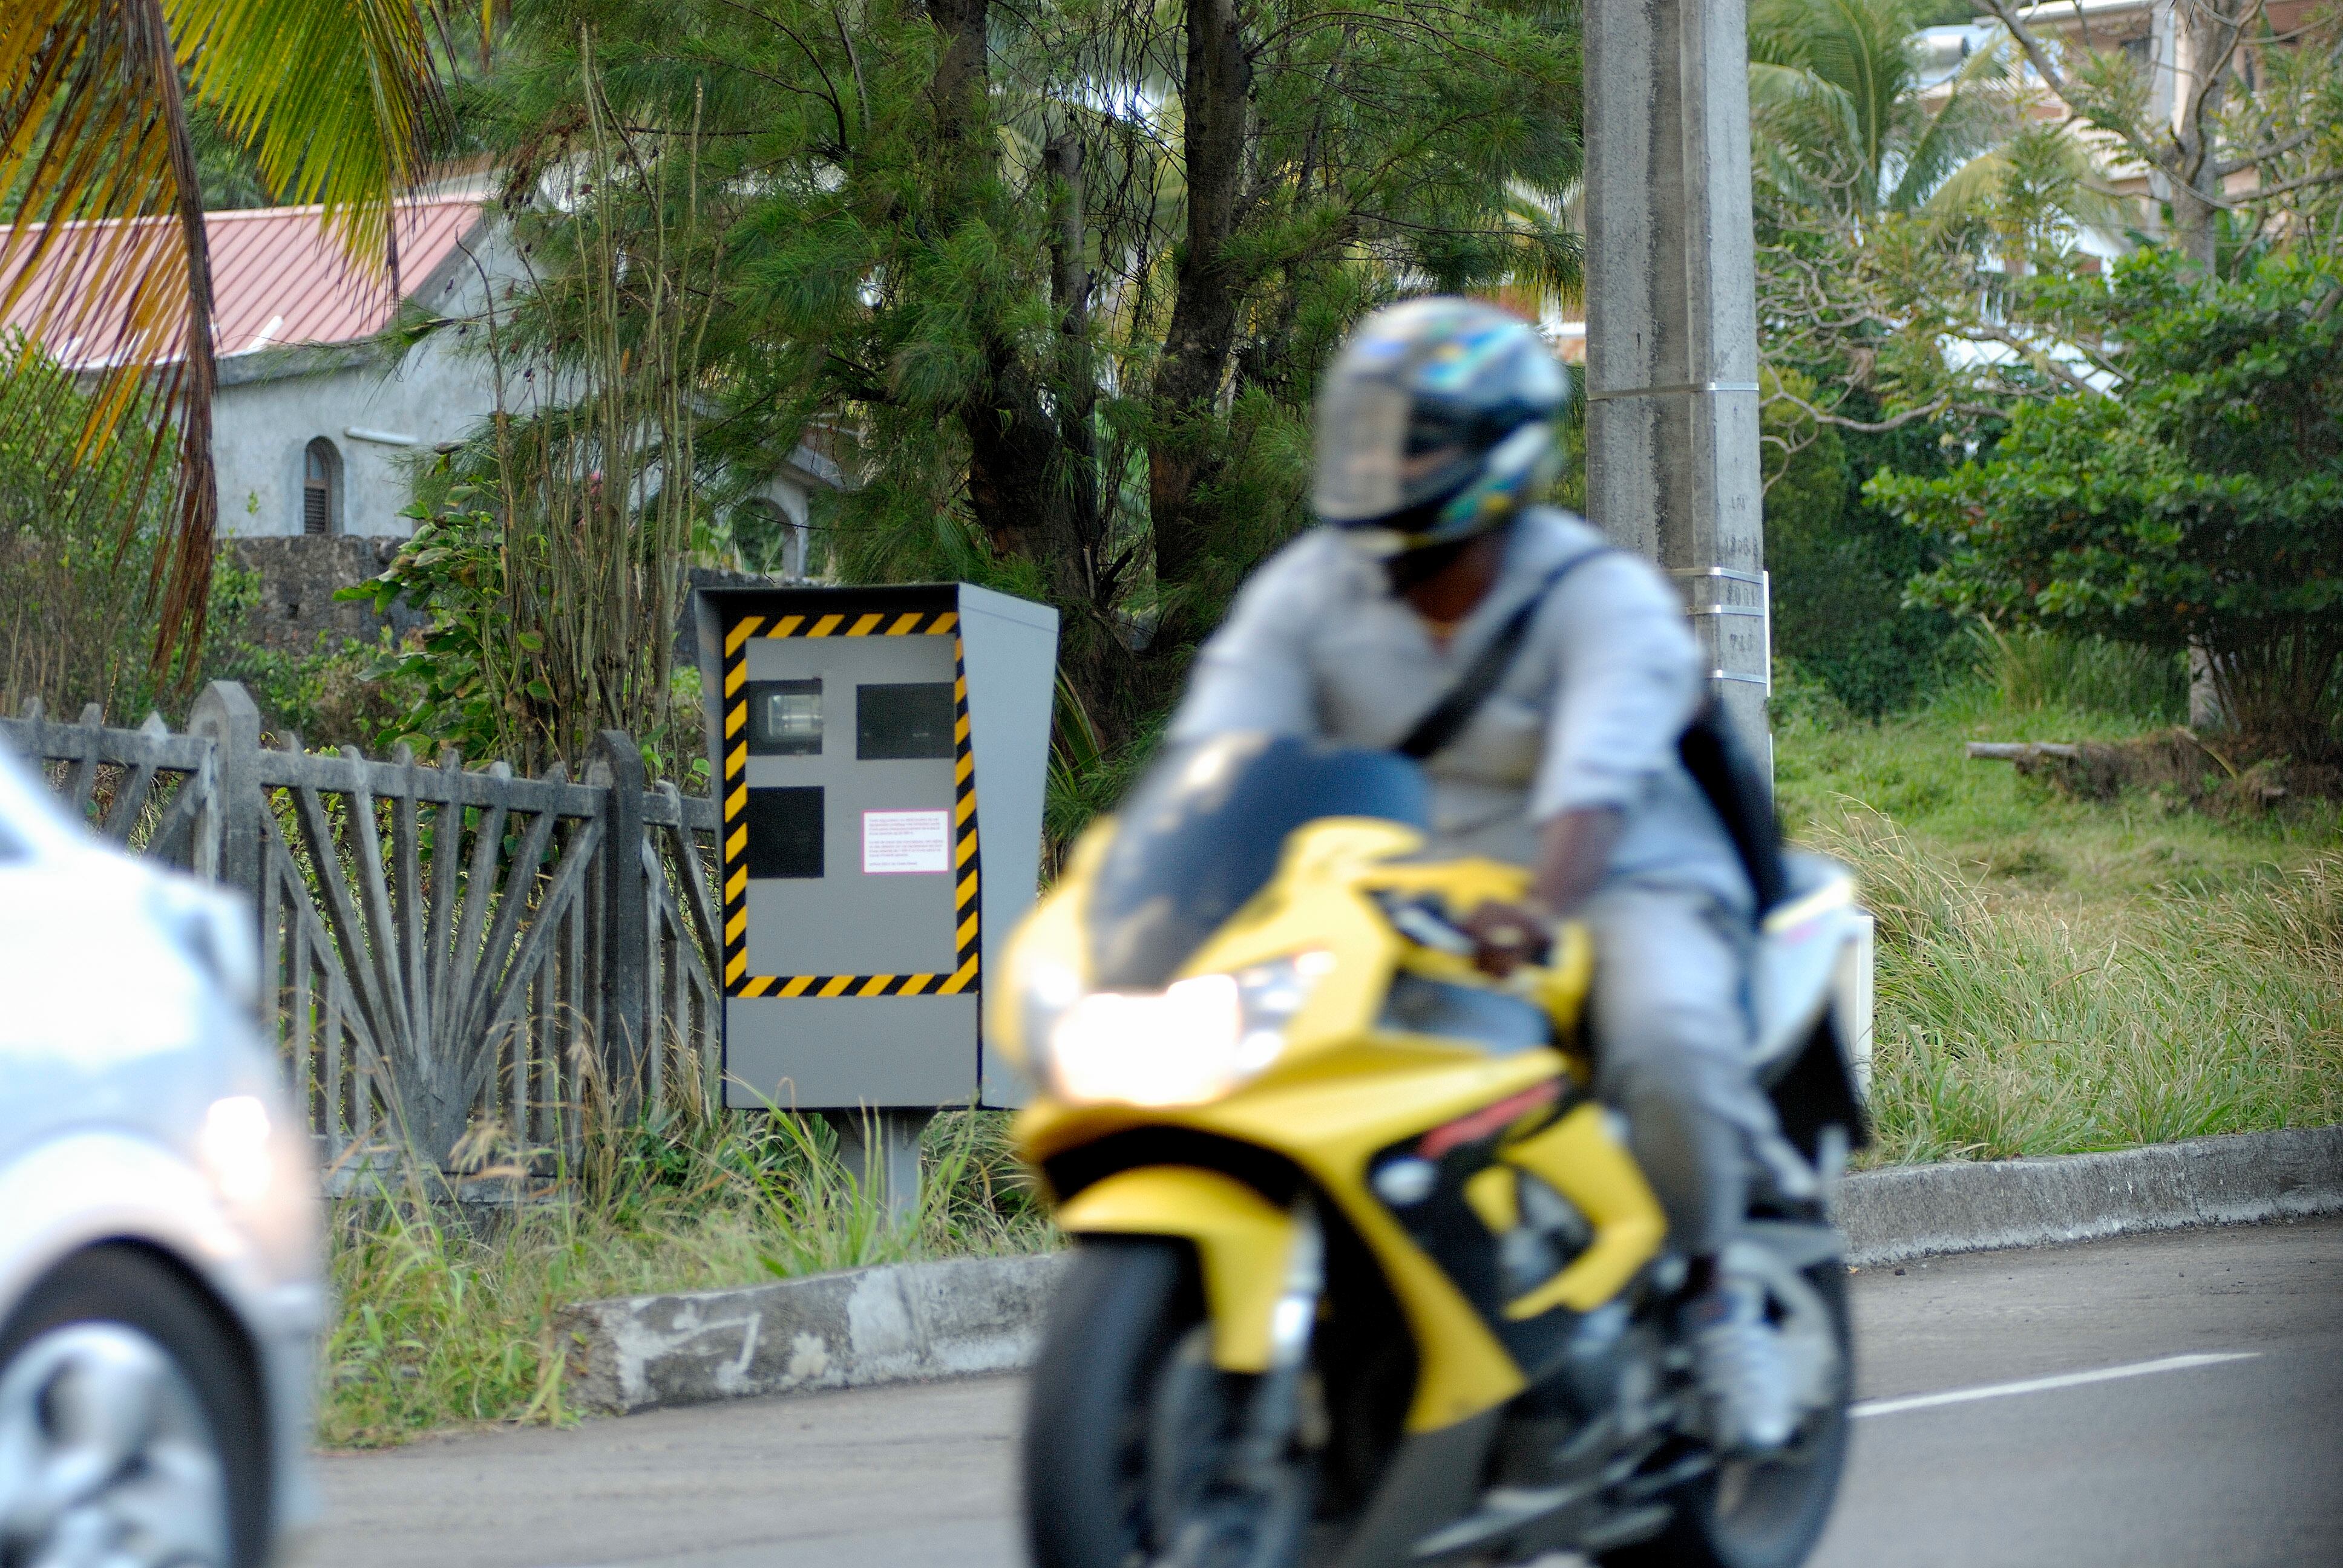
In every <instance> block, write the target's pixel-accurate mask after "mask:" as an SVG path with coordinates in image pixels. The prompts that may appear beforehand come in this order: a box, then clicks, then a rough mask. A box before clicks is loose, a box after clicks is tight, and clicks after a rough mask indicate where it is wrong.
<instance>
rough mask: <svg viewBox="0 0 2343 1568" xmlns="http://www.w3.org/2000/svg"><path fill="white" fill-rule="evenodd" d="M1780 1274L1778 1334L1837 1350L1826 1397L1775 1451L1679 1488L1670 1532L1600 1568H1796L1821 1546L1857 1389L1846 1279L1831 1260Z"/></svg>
mask: <svg viewBox="0 0 2343 1568" xmlns="http://www.w3.org/2000/svg"><path fill="white" fill-rule="evenodd" d="M1784 1272H1785V1275H1787V1278H1786V1279H1785V1280H1784V1281H1783V1282H1782V1285H1781V1286H1780V1287H1777V1288H1776V1289H1775V1291H1774V1292H1773V1293H1774V1297H1775V1307H1774V1311H1775V1314H1776V1315H1777V1317H1779V1318H1780V1319H1781V1320H1782V1322H1781V1327H1782V1329H1783V1331H1784V1332H1785V1334H1790V1335H1814V1336H1827V1338H1828V1340H1829V1342H1830V1343H1831V1344H1832V1345H1833V1346H1834V1347H1835V1350H1836V1352H1837V1355H1836V1358H1835V1365H1834V1367H1833V1369H1832V1372H1831V1374H1830V1382H1831V1385H1832V1386H1831V1387H1830V1389H1829V1392H1828V1393H1827V1395H1826V1396H1825V1397H1824V1398H1823V1399H1821V1400H1820V1401H1818V1402H1817V1403H1816V1405H1815V1408H1814V1410H1813V1411H1812V1412H1810V1413H1809V1414H1808V1415H1807V1417H1806V1419H1805V1422H1803V1423H1802V1424H1801V1425H1800V1426H1799V1428H1798V1431H1797V1432H1796V1434H1795V1436H1794V1437H1793V1438H1792V1439H1791V1440H1790V1442H1788V1444H1786V1445H1785V1447H1783V1448H1782V1449H1781V1450H1780V1451H1778V1452H1773V1453H1767V1454H1762V1455H1757V1456H1754V1457H1751V1458H1745V1459H1744V1458H1735V1459H1728V1460H1726V1461H1725V1462H1724V1463H1723V1464H1721V1465H1719V1466H1718V1467H1717V1468H1716V1469H1715V1470H1713V1471H1710V1472H1709V1473H1706V1474H1704V1475H1702V1476H1700V1477H1698V1478H1696V1479H1694V1480H1693V1481H1690V1482H1688V1483H1685V1484H1684V1486H1682V1487H1680V1488H1679V1489H1677V1491H1676V1493H1675V1494H1674V1497H1673V1499H1672V1501H1673V1502H1674V1503H1675V1509H1676V1512H1675V1517H1674V1519H1672V1520H1671V1521H1670V1522H1669V1523H1668V1527H1667V1529H1666V1530H1665V1531H1664V1533H1662V1534H1660V1535H1659V1536H1657V1537H1656V1538H1654V1539H1653V1540H1649V1541H1644V1542H1641V1543H1637V1544H1635V1545H1634V1546H1629V1547H1624V1548H1621V1549H1620V1550H1617V1551H1615V1552H1610V1553H1604V1556H1603V1559H1602V1561H1603V1564H1604V1568H1798V1564H1800V1563H1804V1562H1805V1560H1806V1558H1807V1556H1808V1554H1809V1553H1812V1552H1813V1551H1814V1549H1815V1542H1817V1541H1818V1540H1820V1539H1821V1536H1822V1533H1823V1526H1824V1525H1825V1523H1829V1520H1830V1512H1831V1505H1832V1503H1835V1501H1836V1500H1837V1498H1838V1482H1839V1474H1840V1472H1841V1471H1843V1470H1844V1469H1845V1466H1846V1439H1847V1401H1848V1398H1849V1397H1850V1393H1851V1391H1852V1390H1853V1388H1854V1386H1855V1362H1854V1339H1853V1335H1852V1334H1851V1333H1850V1332H1849V1331H1848V1325H1847V1315H1846V1271H1845V1267H1844V1266H1843V1265H1842V1264H1840V1263H1838V1262H1837V1261H1830V1262H1827V1263H1822V1264H1818V1265H1816V1266H1815V1267H1814V1268H1812V1269H1808V1270H1806V1271H1805V1272H1803V1273H1798V1274H1789V1273H1788V1271H1787V1270H1785V1271H1784Z"/></svg>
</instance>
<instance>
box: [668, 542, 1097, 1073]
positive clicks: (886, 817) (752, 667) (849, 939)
mask: <svg viewBox="0 0 2343 1568" xmlns="http://www.w3.org/2000/svg"><path fill="white" fill-rule="evenodd" d="M696 614H697V617H698V625H699V663H700V679H701V683H702V689H704V690H705V691H706V692H707V693H708V694H709V696H708V738H709V765H710V769H711V771H712V772H713V774H714V776H715V777H716V778H717V779H719V780H720V783H719V787H718V795H719V806H720V810H721V813H722V820H721V824H720V827H719V832H718V839H719V850H720V854H721V865H720V869H719V877H720V879H721V886H722V888H723V895H724V896H723V919H724V980H723V989H724V1085H725V1088H724V1093H725V1101H726V1103H727V1104H729V1105H733V1106H740V1107H755V1106H772V1107H775V1108H778V1109H795V1110H800V1111H831V1110H852V1109H855V1108H858V1107H869V1108H870V1109H873V1110H932V1109H934V1108H935V1107H937V1106H940V1105H949V1104H956V1103H966V1102H967V1101H970V1100H971V1099H974V1100H976V1101H978V1102H980V1103H981V1104H985V1105H994V1106H1006V1105H1015V1104H1019V1103H1021V1102H1022V1101H1023V1098H1024V1094H1023V1091H1022V1088H1021V1085H1020V1084H1019V1082H1018V1081H1017V1079H1016V1075H1015V1072H1014V1070H1013V1069H1011V1068H1010V1067H1009V1066H1008V1064H1007V1063H1005V1062H1003V1061H1000V1060H996V1059H995V1058H994V1057H993V1056H992V1054H991V1053H990V1051H989V1050H986V1049H985V1048H984V1046H983V1044H982V1041H981V1038H980V1035H981V1030H980V1007H979V1004H978V993H979V991H980V989H981V986H982V977H983V973H984V970H985V969H986V967H987V966H988V964H989V963H990V960H991V957H992V954H993V951H994V950H995V947H996V944H997V943H999V942H1001V941H1003V940H1006V939H1007V938H1008V936H1009V934H1010V932H1011V930H1014V929H1015V927H1016V924H1017V921H1018V920H1019V919H1020V918H1021V917H1022V916H1023V915H1024V913H1025V911H1026V910H1028V909H1030V908H1031V906H1032V902H1033V896H1034V883H1035V880H1036V879H1037V877H1038V876H1039V873H1040V869H1041V797H1042V790H1043V787H1044V784H1045V782H1046V779H1047V777H1048V769H1049V746H1050V718H1051V699H1052V696H1053V693H1054V689H1055V683H1056V672H1057V648H1058V615H1057V611H1055V610H1053V609H1051V608H1049V607H1047V606H1045V605H1037V604H1031V603H1029V602H1027V601H1026V600H1023V599H1020V598H1011V597H1010V596H1009V595H1006V594H999V593H993V592H991V591H990V590H989V589H985V588H976V587H973V586H971V585H970V584H967V583H945V584H932V585H918V586H910V587H900V588H707V589H702V590H701V591H700V592H699V595H698V597H697V599H696ZM980 801H981V802H982V804H981V806H980V805H979V802H980ZM980 824H981V833H980V831H979V828H980Z"/></svg>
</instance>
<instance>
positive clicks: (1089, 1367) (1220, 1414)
mask: <svg viewBox="0 0 2343 1568" xmlns="http://www.w3.org/2000/svg"><path fill="white" fill-rule="evenodd" d="M1257 1382H1258V1380H1257V1379H1254V1378H1251V1377H1240V1376H1234V1375H1232V1374H1230V1373H1226V1372H1221V1371H1220V1370H1219V1369H1218V1368H1216V1367H1214V1366H1213V1365H1212V1361H1211V1355H1210V1351H1209V1340H1208V1338H1207V1331H1206V1330H1205V1328H1204V1326H1203V1310H1202V1298H1201V1293H1200V1292H1199V1291H1198V1288H1197V1284H1196V1275H1195V1269H1194V1266H1193V1263H1192V1255H1191V1253H1190V1251H1189V1250H1188V1248H1187V1247H1186V1246H1184V1245H1182V1244H1180V1243H1176V1242H1172V1241H1156V1240H1149V1239H1117V1240H1114V1241H1103V1242H1099V1241H1093V1242H1086V1243H1085V1244H1084V1245H1083V1247H1082V1249H1081V1251H1080V1252H1079V1253H1077V1254H1076V1255H1075V1258H1074V1262H1073V1267H1072V1268H1071V1269H1070V1270H1069V1271H1068V1272H1067V1278H1066V1282H1065V1283H1064V1284H1063V1285H1061V1287H1060V1289H1059V1293H1058V1299H1057V1302H1056V1304H1055V1306H1054V1307H1053V1309H1052V1310H1051V1317H1050V1326H1049V1330H1048V1332H1047V1333H1046V1334H1045V1335H1044V1337H1043V1339H1042V1343H1041V1355H1040V1357H1039V1359H1038V1360H1037V1361H1036V1362H1035V1364H1034V1368H1033V1382H1032V1392H1031V1401H1032V1402H1031V1407H1030V1409H1029V1410H1028V1412H1027V1415H1026V1425H1025V1452H1024V1470H1025V1476H1024V1493H1025V1526H1026V1538H1027V1540H1028V1541H1029V1542H1030V1543H1031V1546H1032V1551H1033V1561H1034V1563H1035V1564H1036V1568H1130V1565H1131V1564H1133V1563H1146V1562H1156V1561H1161V1562H1169V1563H1178V1564H1182V1565H1190V1564H1204V1563H1209V1564H1211V1565H1212V1568H1292V1564H1293V1563H1296V1562H1297V1561H1298V1559H1299V1558H1300V1556H1301V1554H1302V1549H1303V1545H1304V1542H1305V1540H1306V1537H1307V1533H1308V1530H1309V1524H1310V1497H1311V1489H1310V1486H1309V1483H1308V1478H1307V1473H1306V1467H1305V1465H1304V1463H1302V1462H1300V1461H1298V1460H1295V1461H1292V1462H1287V1463H1282V1464H1276V1465H1272V1466H1271V1467H1269V1468H1268V1469H1267V1470H1265V1471H1261V1472H1256V1473H1254V1474H1253V1476H1252V1479H1250V1480H1247V1481H1245V1482H1243V1483H1232V1482H1229V1481H1227V1480H1225V1479H1224V1476H1225V1474H1226V1473H1227V1466H1228V1464H1229V1462H1230V1456H1231V1454H1232V1452H1235V1451H1234V1450H1232V1448H1230V1447H1227V1446H1224V1445H1225V1444H1228V1443H1230V1442H1233V1441H1234V1440H1235V1438H1236V1436H1237V1434H1238V1433H1239V1432H1241V1431H1242V1421H1243V1415H1244V1412H1246V1411H1247V1410H1248V1409H1249V1408H1250V1407H1249V1398H1250V1395H1251V1394H1252V1391H1253V1390H1254V1388H1255V1386H1256V1385H1257Z"/></svg>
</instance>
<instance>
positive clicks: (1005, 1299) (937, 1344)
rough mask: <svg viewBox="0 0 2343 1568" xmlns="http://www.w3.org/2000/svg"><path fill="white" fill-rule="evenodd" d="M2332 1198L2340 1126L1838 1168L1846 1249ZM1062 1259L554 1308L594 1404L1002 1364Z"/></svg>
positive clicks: (1903, 1251) (2339, 1197) (909, 1376)
mask: <svg viewBox="0 0 2343 1568" xmlns="http://www.w3.org/2000/svg"><path fill="white" fill-rule="evenodd" d="M2338 1210H2343V1127H2320V1128H2310V1129H2305V1130H2301V1131H2287V1132H2245V1133H2237V1134H2234V1135H2231V1136H2228V1137H2222V1138H2200V1139H2195V1140H2192V1141H2187V1142H2185V1143H2162V1144H2157V1145H2154V1146H2152V1147H2149V1148H2146V1149H2128V1150H2125V1151H2121V1152H2119V1153H2114V1154H2076V1155H2068V1156H2064V1157H2062V1158H2059V1159H2055V1160H2010V1161H1995V1162H1991V1163H1975V1164H1960V1163H1955V1164H1945V1165H1916V1166H1906V1167H1902V1168H1898V1169H1895V1170H1888V1171H1865V1172H1864V1173H1863V1174H1861V1175H1857V1176H1853V1177H1850V1178H1848V1179H1847V1181H1846V1184H1845V1189H1844V1190H1843V1191H1842V1193H1841V1198H1840V1205H1839V1221H1840V1224H1841V1226H1842V1228H1843V1229H1844V1230H1845V1231H1846V1236H1847V1246H1848V1251H1847V1261H1849V1262H1852V1263H1857V1264H1865V1265H1868V1264H1874V1263H1887V1262H1894V1261H1897V1260H1899V1259H1904V1258H1917V1257H1925V1256H1928V1255H1931V1254H1937V1253H1946V1252H1976V1251H1992V1250H1995V1249H1998V1248H2004V1247H2035V1246H2042V1245H2045V1244H2048V1243H2054V1242H2061V1241H2095V1240H2099V1239H2102V1238H2105V1237H2108V1236H2119V1235H2125V1234H2127V1233H2130V1232H2134V1231H2170V1230H2179V1229H2182V1228H2184V1227H2187V1226H2191V1225H2234V1224H2242V1223H2249V1222H2252V1221H2260V1220H2276V1219H2285V1218H2294V1217H2299V1216H2303V1215H2309V1214H2322V1213H2328V1212H2332V1211H2338ZM1064 1261H1065V1255H1064V1254H1063V1253H1058V1254H1053V1255H1047V1256H1040V1257H1016V1258H963V1259H956V1260H953V1261H948V1262H940V1263H901V1264H893V1265H888V1266H883V1267H879V1268H870V1269H855V1270H851V1271H848V1272H845V1273H840V1274H819V1275H814V1276H812V1277H810V1278H807V1279H801V1280H777V1281H775V1282H772V1283H770V1284H764V1285H751V1286H748V1287H746V1288H744V1289H740V1290H732V1291H699V1292H690V1293H689V1294H681V1295H668V1296H635V1297H631V1298H628V1299H626V1300H623V1301H608V1302H585V1303H583V1304H581V1305H578V1306H575V1307H570V1308H568V1309H566V1310H564V1311H563V1312H561V1313H560V1314H559V1316H558V1318H557V1319H556V1320H555V1332H557V1334H558V1335H559V1336H560V1339H561V1341H562V1342H564V1343H566V1344H568V1347H569V1351H568V1386H567V1393H568V1399H569V1401H570V1402H571V1403H572V1404H574V1405H576V1406H578V1408H580V1409H584V1410H591V1411H598V1412H605V1413H609V1414H626V1413H629V1412H635V1411H643V1410H657V1409H660V1408H662V1407H666V1406H670V1405H684V1404H697V1403H701V1402H706V1401H709V1400H717V1399H737V1398H743V1397H749V1396H753V1395H759V1394H778V1393H797V1392H806V1391H809V1390H813V1389H836V1388H860V1387H867V1386H870V1385H871V1384H875V1383H891V1382H925V1381H928V1380H931V1379H936V1378H947V1377H965V1376H969V1375H971V1374H974V1373H980V1372H1014V1371H1016V1370H1018V1369H1019V1368H1021V1367H1023V1366H1024V1365H1025V1364H1026V1363H1027V1362H1029V1361H1030V1360H1031V1357H1032V1353H1033V1347H1034V1342H1035V1341H1036V1339H1037V1337H1038V1336H1039V1334H1040V1332H1041V1321H1042V1317H1043V1314H1044V1312H1045V1310H1046V1307H1047V1302H1048V1299H1049V1292H1050V1287H1051V1283H1052V1282H1053V1281H1054V1280H1055V1277H1056V1274H1057V1271H1058V1270H1059V1269H1060V1268H1061V1266H1062V1265H1063V1263H1064Z"/></svg>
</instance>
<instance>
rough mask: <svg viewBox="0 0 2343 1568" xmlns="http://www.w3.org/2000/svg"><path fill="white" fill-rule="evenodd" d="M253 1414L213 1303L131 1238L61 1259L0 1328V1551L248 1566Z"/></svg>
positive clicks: (242, 1361) (259, 1545)
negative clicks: (122, 1244)
mask: <svg viewBox="0 0 2343 1568" xmlns="http://www.w3.org/2000/svg"><path fill="white" fill-rule="evenodd" d="M267 1544H268V1460H267V1446H266V1423H265V1422H264V1420H263V1417H262V1413H261V1407H260V1402H259V1400H258V1397H257V1393H256V1389H255V1388H254V1386H253V1380H252V1375H251V1372H250V1360H249V1357H248V1356H247V1355H246V1353H245V1352H244V1349H243V1347H242V1345H241V1344H240V1343H239V1342H238V1341H237V1340H236V1337H235V1335H234V1333H233V1332H232V1331H230V1330H229V1329H228V1328H227V1326H226V1324H225V1323H224V1322H222V1321H221V1318H220V1316H219V1313H218V1312H217V1310H216V1308H215V1307H214V1306H213V1304H212V1303H211V1302H209V1301H208V1300H206V1298H205V1297H204V1296H202V1295H201V1294H199V1293H198V1292H196V1291H195V1290H194V1289H193V1288H192V1287H190V1286H189V1285H188V1284H187V1283H186V1282H185V1281H184V1280H182V1279H180V1278H179V1276H178V1275H177V1274H176V1273H174V1272H173V1271H171V1270H170V1269H169V1268H167V1267H166V1266H165V1265H164V1264H163V1263H162V1262H160V1261H157V1260H156V1259H154V1258H152V1257H150V1256H148V1255H147V1254H146V1253H145V1252H142V1251H138V1250H137V1249H136V1248H131V1247H118V1246H116V1247H101V1248H97V1249H96V1250H94V1251H88V1252H84V1253H82V1254H80V1255H79V1256H77V1257H75V1258H72V1259H70V1260H68V1261H66V1262H65V1264H64V1265H62V1266H61V1267H60V1268H59V1269H58V1270H57V1271H55V1273H53V1274H51V1275H50V1276H49V1277H48V1278H47V1279H46V1280H44V1281H43V1282H41V1283H40V1284H38V1285H36V1286H35V1287H34V1289H33V1291H32V1292H31V1294H30V1295H29V1296H27V1297H26V1299H25V1302H23V1304H22V1305H21V1306H20V1307H18V1309H17V1310H16V1312H15V1314H14V1315H13V1316H12V1317H11V1318H10V1319H9V1321H8V1322H7V1324H6V1325H5V1328H0V1563H6V1564H11V1565H15V1564H35V1565H40V1564H51V1563H108V1564H120V1565H122V1568H132V1565H138V1568H250V1565H252V1564H256V1563H260V1562H262V1561H263V1560H264V1559H265V1558H266V1554H267Z"/></svg>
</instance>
